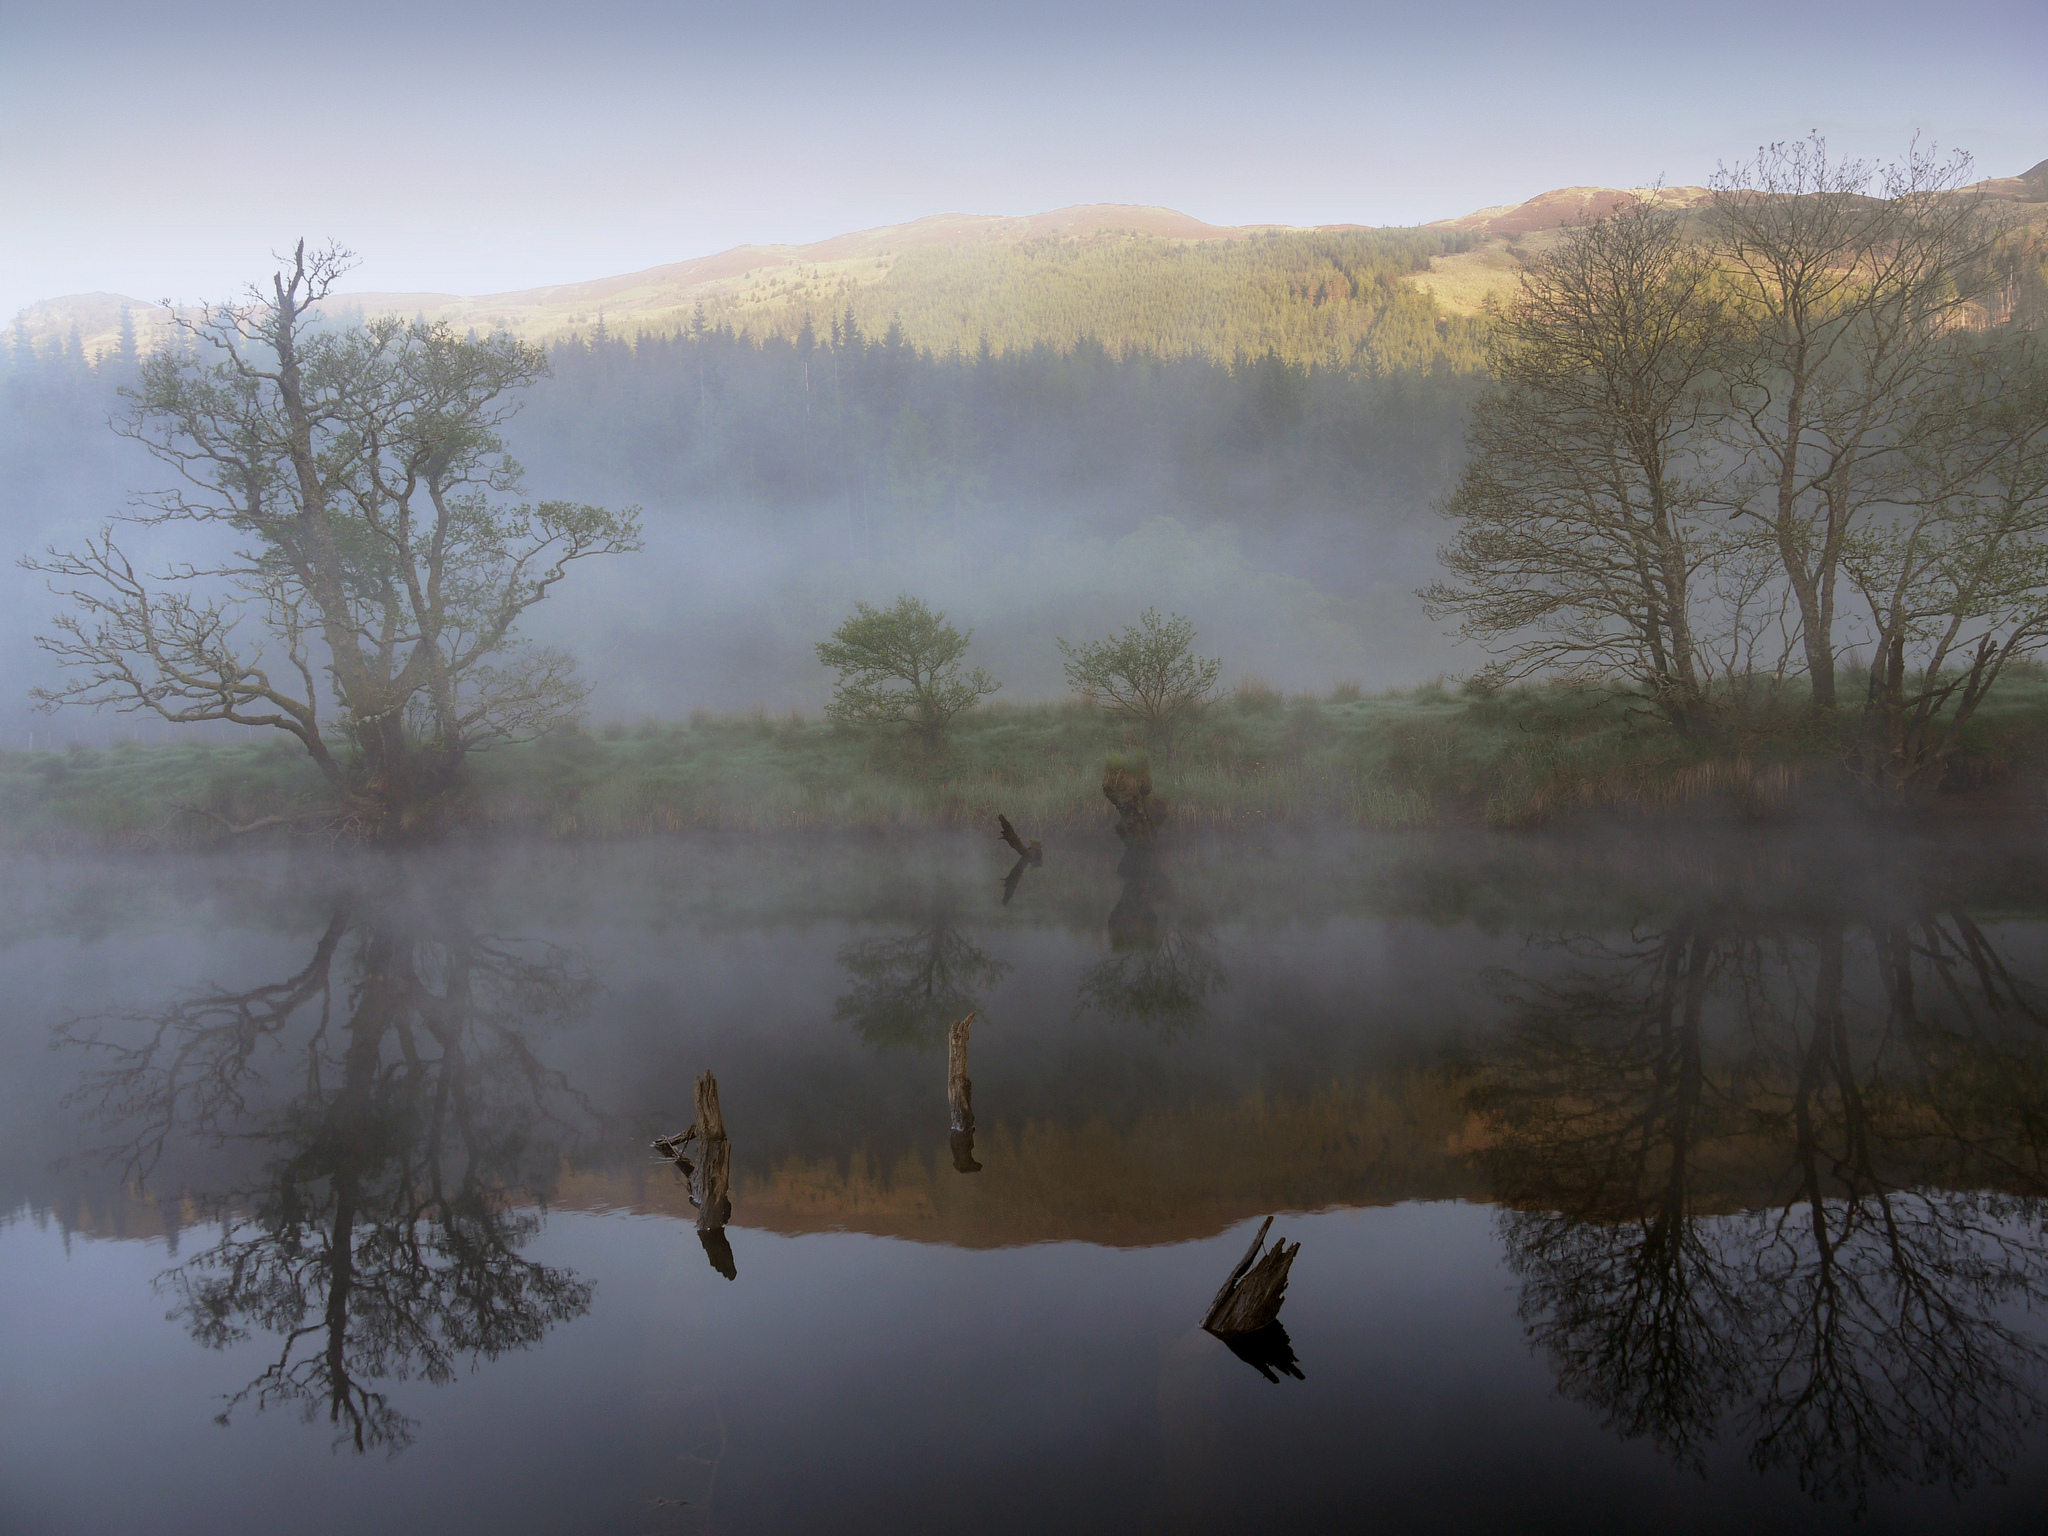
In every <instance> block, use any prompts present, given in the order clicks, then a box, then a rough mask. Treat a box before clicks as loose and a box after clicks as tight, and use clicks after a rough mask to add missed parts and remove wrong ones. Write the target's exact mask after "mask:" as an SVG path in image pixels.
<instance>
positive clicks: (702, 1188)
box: [690, 1072, 732, 1232]
mask: <svg viewBox="0 0 2048 1536" xmlns="http://www.w3.org/2000/svg"><path fill="white" fill-rule="evenodd" d="M731 1181H732V1143H731V1142H729V1141H727V1140H726V1139H725V1115H724V1112H723V1111H721V1110H720V1109H719V1107H718V1079H717V1078H715V1077H713V1076H712V1075H711V1074H710V1073H709V1072H706V1073H705V1074H704V1075H703V1076H702V1077H700V1078H698V1079H697V1168H696V1171H695V1172H694V1173H693V1174H692V1175H691V1176H690V1198H691V1199H693V1200H695V1201H696V1202H697V1230H698V1231H699V1232H711V1231H714V1230H716V1229H717V1228H719V1227H722V1226H724V1225H725V1224H726V1222H727V1220H729V1219H730V1218H731V1216H732V1201H731V1200H730V1199H728V1198H727V1190H728V1188H729V1186H730V1184H731Z"/></svg>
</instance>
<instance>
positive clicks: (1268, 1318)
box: [1202, 1216, 1301, 1338]
mask: <svg viewBox="0 0 2048 1536" xmlns="http://www.w3.org/2000/svg"><path fill="white" fill-rule="evenodd" d="M1272 1225H1273V1218H1272V1217H1270V1216H1268V1217H1267V1218H1266V1219H1265V1220H1264V1221H1263V1222H1261V1223H1260V1224H1259V1230H1258V1233H1257V1235H1256V1236H1254V1237H1253V1238H1252V1245H1251V1247H1249V1248H1247V1249H1245V1251H1244V1257H1243V1258H1241V1259H1239V1260H1238V1261H1237V1268H1235V1269H1233V1270H1232V1271H1231V1272H1230V1278H1229V1279H1228V1280H1225V1281H1224V1282H1223V1289H1222V1290H1220V1291H1218V1292H1217V1293H1216V1299H1215V1300H1214V1301H1212V1302H1210V1303H1209V1310H1208V1312H1207V1314H1206V1315H1204V1317H1203V1318H1202V1326H1203V1327H1204V1328H1205V1329H1207V1330H1208V1331H1209V1332H1210V1333H1213V1334H1215V1335H1217V1336H1218V1337H1219V1338H1228V1337H1230V1336H1231V1335H1233V1334H1241V1333H1254V1332H1256V1331H1258V1330H1259V1329H1261V1328H1264V1327H1265V1326H1266V1325H1267V1324H1269V1323H1271V1322H1273V1321H1274V1319H1276V1318H1277V1317H1279V1315H1280V1303H1281V1302H1282V1301H1284V1300H1285V1299H1286V1297H1287V1271H1288V1270H1289V1269H1291V1268H1292V1267H1293V1265H1294V1256H1295V1255H1296V1254H1297V1253H1299V1252H1301V1244H1299V1243H1295V1244H1294V1245H1293V1246H1291V1247H1290V1246H1289V1245H1288V1244H1287V1243H1286V1242H1285V1241H1281V1242H1276V1243H1274V1244H1273V1246H1272V1247H1271V1248H1269V1249H1267V1250H1266V1252H1265V1255H1264V1256H1263V1257H1261V1256H1260V1253H1259V1245H1260V1244H1261V1243H1263V1242H1265V1240H1266V1230H1267V1228H1269V1227H1271V1226H1272Z"/></svg>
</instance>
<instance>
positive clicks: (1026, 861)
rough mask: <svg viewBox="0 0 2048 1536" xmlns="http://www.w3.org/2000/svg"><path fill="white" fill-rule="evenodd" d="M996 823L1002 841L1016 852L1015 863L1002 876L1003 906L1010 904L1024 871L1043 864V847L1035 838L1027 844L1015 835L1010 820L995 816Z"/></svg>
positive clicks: (1005, 817)
mask: <svg viewBox="0 0 2048 1536" xmlns="http://www.w3.org/2000/svg"><path fill="white" fill-rule="evenodd" d="M996 822H997V825H998V828H999V835H1000V836H1001V837H1002V840H1003V841H1004V842H1006V843H1008V844H1009V845H1010V846H1011V847H1012V848H1014V849H1016V850H1017V862H1016V863H1014V864H1012V865H1011V866H1010V872H1009V873H1008V874H1007V875H1005V876H1003V905H1004V906H1006V907H1007V906H1008V905H1009V904H1010V898H1011V897H1012V896H1014V895H1016V894H1017V887H1018V885H1019V884H1020V883H1021V882H1022V881H1023V879H1024V871H1025V870H1027V869H1036V868H1038V866H1039V865H1041V864H1043V863H1044V862H1045V845H1044V844H1043V843H1041V842H1040V841H1039V840H1038V839H1037V838H1035V837H1034V838H1033V839H1031V841H1030V842H1029V843H1027V842H1025V841H1024V839H1023V838H1021V837H1019V836H1018V835H1017V829H1016V828H1015V827H1013V826H1011V825H1010V818H1009V817H1007V816H1000V815H999V816H997V817H996Z"/></svg>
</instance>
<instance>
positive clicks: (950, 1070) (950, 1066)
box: [946, 1013, 977, 1131]
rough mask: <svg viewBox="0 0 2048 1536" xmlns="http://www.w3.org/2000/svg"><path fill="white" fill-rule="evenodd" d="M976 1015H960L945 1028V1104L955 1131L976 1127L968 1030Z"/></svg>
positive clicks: (970, 1129)
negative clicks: (969, 1072)
mask: <svg viewBox="0 0 2048 1536" xmlns="http://www.w3.org/2000/svg"><path fill="white" fill-rule="evenodd" d="M976 1017H977V1016H976V1015H975V1014H972V1013H970V1014H969V1015H967V1017H966V1018H964V1019H957V1020H955V1021H954V1023H953V1027H952V1028H951V1029H948V1030H947V1031H946V1108H947V1109H948V1110H950V1111H951V1112H952V1126H953V1129H954V1130H956V1131H972V1130H973V1129H974V1082H973V1079H971V1078H969V1077H968V1075H967V1031H968V1030H969V1029H971V1028H972V1027H973V1025H974V1020H975V1018H976Z"/></svg>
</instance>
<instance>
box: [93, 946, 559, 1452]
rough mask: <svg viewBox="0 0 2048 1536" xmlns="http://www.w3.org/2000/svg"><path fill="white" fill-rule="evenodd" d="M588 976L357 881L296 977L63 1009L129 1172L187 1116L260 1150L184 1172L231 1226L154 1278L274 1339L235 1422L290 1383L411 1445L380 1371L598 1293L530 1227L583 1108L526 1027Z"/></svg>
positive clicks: (341, 1437) (204, 1321) (532, 1028)
mask: <svg viewBox="0 0 2048 1536" xmlns="http://www.w3.org/2000/svg"><path fill="white" fill-rule="evenodd" d="M588 990H589V983H588V982H587V980H586V979H585V978H584V977H582V976H581V974H580V973H579V971H578V970H577V968H576V967H575V966H574V965H573V964H572V963H571V961H570V957H569V956H568V955H567V954H566V953H565V952H563V951H560V950H557V949H553V948H548V947H539V946H530V945H523V944H518V943H509V942H504V941H500V940H497V939H493V938H490V937H488V936H484V935H480V934H477V933H474V932H471V931H469V930H467V929H466V928H464V927H463V926H462V925H461V923H460V922H458V921H455V920H452V919H451V918H449V917H448V916H447V915H446V914H445V912H439V913H434V914H431V915H426V914H418V913H410V912H405V913H401V912H395V911H390V910H373V909H369V908H367V907H361V906H355V905H343V906H340V907H338V908H337V910H336V911H335V912H334V915H333V917H332V919H331V920H330V921H329V922H328V924H327V926H326V929H325V931H324V932H323V933H322V934H321V935H320V937H319V939H318V941H317V942H316V943H315V945H314V948H313V953H312V956H311V957H310V959H309V960H308V961H307V962H306V964H305V965H304V966H303V967H302V968H301V969H300V970H299V971H297V972H296V973H295V974H294V975H292V976H290V977H289V978H287V979H286V980H284V981H281V982H277V983H274V984H271V985H266V986H260V987H255V988H251V989H249V990H247V991H242V992H224V991H208V992H204V993H201V994H199V995H197V996H194V997H191V998H189V999H187V1000H185V1001H182V1002H178V1003H175V1004H172V1005H170V1006H168V1007H166V1008H163V1009H161V1010H158V1011H154V1012H146V1013H140V1014H131V1015H125V1016H120V1017H112V1018H100V1019H94V1020H89V1021H80V1022H78V1023H75V1024H73V1025H70V1026H67V1027H66V1029H65V1030H64V1031H62V1032H61V1036H62V1038H63V1039H64V1040H66V1041H67V1042H68V1043H70V1044H73V1045H76V1046H79V1047H82V1048H84V1049H86V1050H89V1051H90V1052H92V1053H93V1054H94V1056H96V1057H97V1058H98V1063H99V1064H98V1065H97V1066H96V1067H95V1068H94V1069H92V1070H91V1071H90V1072H89V1073H88V1075H87V1077H86V1079H85V1081H84V1083H83V1085H82V1086H81V1088H80V1089H79V1091H78V1093H77V1095H75V1097H76V1098H77V1099H78V1100H79V1101H81V1102H82V1103H83V1104H84V1105H85V1107H86V1109H87V1112H88V1113H89V1114H90V1115H91V1117H92V1118H93V1119H94V1120H95V1121H96V1122H97V1123H98V1124H99V1125H100V1126H101V1127H102V1129H103V1130H104V1131H106V1132H108V1133H111V1134H112V1136H113V1137H114V1142H113V1144H112V1145H111V1146H110V1147H109V1148H107V1149H106V1150H107V1152H108V1154H109V1155H110V1156H111V1157H113V1158H114V1159H116V1160H117V1162H118V1163H119V1164H120V1165H121V1167H122V1170H123V1174H124V1177H125V1178H126V1179H128V1180H130V1181H131V1182H132V1184H133V1185H134V1186H138V1187H144V1188H146V1185H147V1180H148V1177H149V1175H150V1173H151V1171H152V1170H153V1169H154V1168H155V1167H156V1166H157V1164H158V1162H159V1160H160V1159H161V1158H162V1157H163V1156H164V1155H165V1153H166V1151H167V1149H168V1148H169V1147H170V1146H171V1144H172V1143H173V1142H174V1140H176V1139H178V1138H192V1139H197V1140H201V1141H210V1142H213V1143H215V1144H220V1143H223V1142H227V1141H235V1142H238V1143H241V1144H243V1145H244V1146H254V1147H257V1148H260V1149H261V1150H262V1153H263V1159H262V1162H261V1167H260V1172H257V1173H256V1174H254V1175H253V1176H252V1177H250V1178H249V1179H248V1180H246V1181H245V1182H242V1183H239V1184H237V1185H236V1186H235V1187H232V1188H225V1189H217V1190H211V1191H207V1192H206V1193H204V1194H193V1193H189V1192H188V1193H186V1194H185V1195H184V1196H183V1198H182V1199H181V1201H180V1202H179V1203H180V1207H181V1210H182V1213H183V1216H184V1219H185V1220H186V1221H188V1222H189V1221H191V1220H193V1219H195V1218H198V1219H211V1220H214V1221H218V1222H219V1223H220V1226H219V1229H218V1230H219V1236H218V1240H217V1241H216V1242H215V1243H214V1244H213V1245H212V1246H210V1247H208V1248H207V1249H206V1250H204V1251H203V1252H201V1253H199V1254H198V1255H196V1256H195V1257H192V1258H190V1259H188V1260H186V1261H185V1262H184V1263H182V1264H180V1265H179V1266H178V1267H177V1268H175V1269H173V1270H171V1271H170V1272H169V1273H168V1274H166V1275H165V1276H164V1277H163V1280H162V1282H161V1283H162V1285H163V1286H164V1288H165V1290H166V1292H167V1294H169V1295H170V1296H171V1297H172V1298H173V1299H174V1306H173V1310H172V1316H173V1317H174V1318H176V1319H177V1320H179V1321H181V1322H182V1323H183V1324H184V1325H185V1326H186V1327H187V1328H188V1329H189V1330H190V1332H191V1334H192V1336H193V1337H194V1338H195V1339H196V1340H198V1341H199V1342H200V1343H202V1344H206V1345H208V1346H209V1347H212V1348H223V1347H226V1346H228V1345H231V1344H236V1343H240V1342H242V1341H245V1340H250V1339H254V1338H258V1337H262V1336H267V1337H268V1338H269V1340H270V1344H269V1346H268V1349H269V1354H270V1363H269V1364H268V1365H267V1366H266V1368H265V1369H264V1370H263V1371H262V1373H261V1374H259V1375H258V1376H257V1377H256V1379H255V1380H253V1381H251V1382H250V1383H249V1385H248V1386H247V1387H245V1388H244V1389H243V1390H242V1391H241V1392H239V1393H237V1394H235V1396H234V1398H233V1399H232V1401H231V1402H230V1403H229V1404H228V1407H227V1410H226V1411H224V1412H223V1413H222V1414H221V1416H220V1417H221V1421H222V1422H226V1421H227V1419H228V1416H229V1414H230V1413H232V1411H233V1409H234V1407H235V1406H237V1405H238V1404H241V1403H243V1402H253V1403H254V1404H255V1405H256V1406H257V1407H258V1408H259V1409H260V1408H267V1407H273V1406H279V1405H284V1404H290V1405H293V1406H295V1407H297V1408H298V1409H299V1410H300V1411H301V1413H302V1414H303V1416H304V1417H305V1418H306V1419H307V1420H308V1421H309V1422H310V1421H311V1420H312V1419H313V1418H315V1417H316V1416H318V1415H321V1414H323V1413H324V1414H325V1416H326V1417H327V1419H328V1420H329V1422H331V1423H333V1424H334V1425H335V1426H336V1427H337V1435H338V1441H337V1443H347V1444H350V1445H352V1446H353V1447H354V1448H355V1449H356V1450H358V1451H362V1450H367V1449H369V1448H371V1447H373V1446H377V1447H383V1448H386V1449H389V1450H396V1449H398V1448H400V1447H402V1446H404V1445H405V1444H407V1443H408V1442H409V1440H410V1439H411V1434H412V1424H411V1421H410V1420H409V1419H408V1418H407V1417H406V1416H405V1415H404V1414H403V1413H401V1412H400V1411H399V1410H398V1409H397V1408H396V1407H395V1406H394V1405H393V1404H392V1403H391V1401H390V1400H389V1397H388V1395H387V1389H386V1385H385V1384H386V1383H388V1382H390V1381H393V1380H406V1379H418V1380H424V1381H428V1382H434V1383H441V1382H446V1381H448V1380H450V1379H452V1377H453V1376H454V1374H455V1371H456V1368H457V1367H458V1365H459V1364H461V1363H462V1362H463V1361H464V1360H465V1359H469V1360H476V1359H489V1358H492V1357H495V1356H497V1355H499V1354H502V1353H503V1352H505V1351H506V1350H510V1349H519V1348H525V1347H527V1346H530V1345H532V1344H534V1343H537V1342H538V1341H539V1340H540V1339H541V1338H542V1337H543V1336H544V1335H545V1334H546V1333H547V1331H548V1330H549V1329H550V1328H551V1327H553V1326H554V1325H555V1324H556V1323H559V1322H562V1321H564V1320H566V1319H568V1318H572V1317H575V1316H577V1315H578V1314H580V1313H581V1312H583V1311H584V1310H585V1309H586V1308H587V1307H588V1306H589V1303H590V1288H589V1287H588V1286H587V1285H585V1284H584V1283H583V1282H581V1281H579V1280H578V1279H576V1277H575V1276H574V1275H573V1274H571V1273H569V1272H568V1271H565V1270H560V1269H554V1268H550V1267H549V1266H546V1265H542V1264H536V1263H534V1262H532V1261H530V1260H527V1259H525V1258H523V1257H521V1255H520V1253H519V1249H520V1247H521V1246H522V1245H523V1243H524V1242H525V1240H526V1239H527V1238H529V1237H530V1236H532V1235H533V1233H534V1232H535V1231H537V1230H538V1228H539V1226H540V1217H539V1215H538V1214H537V1212H536V1210H535V1209H534V1207H533V1205H532V1203H531V1202H532V1201H533V1200H534V1199H535V1198H536V1197H540V1198H543V1199H544V1198H545V1197H546V1195H547V1194H548V1192H549V1190H550V1188H551V1186H552V1184H553V1181H554V1178H555V1175H556V1173H557V1171H558V1169H559V1168H560V1166H561V1163H562V1159H563V1157H564V1155H565V1152H566V1151H567V1149H568V1148H569V1147H570V1146H571V1145H573V1144H574V1143H575V1142H576V1141H577V1140H578V1139H579V1138H580V1137H581V1136H582V1135H583V1133H584V1127H585V1126H586V1125H587V1123H588V1116H587V1115H586V1113H585V1110H584V1107H583V1105H582V1104H581V1101H580V1099H579V1097H578V1095H577V1094H576V1093H575V1092H574V1091H573V1090H572V1089H571V1088H570V1086H569V1085H568V1084H567V1083H566V1082H565V1081H564V1080H563V1079H562V1078H561V1077H560V1076H559V1075H558V1074H556V1073H554V1072H552V1071H550V1070H548V1069H547V1068H545V1067H544V1066H543V1065H542V1064H541V1062H540V1061H539V1059H538V1058H537V1056H536V1055H535V1053H534V1048H533V1039H534V1037H535V1036H536V1035H537V1034H538V1033H539V1032H540V1031H543V1030H545V1029H547V1028H550V1027H552V1026H553V1025H554V1024H556V1023H557V1022H558V1021H559V1020H560V1019H561V1018H562V1017H563V1016H564V1015H566V1014H568V1013H571V1012H573V1011H575V1010H576V1009H577V1008H578V1007H579V1006H580V1005H581V1004H582V1002H583V1000H584V998H585V996H586V994H587V993H588Z"/></svg>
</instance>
